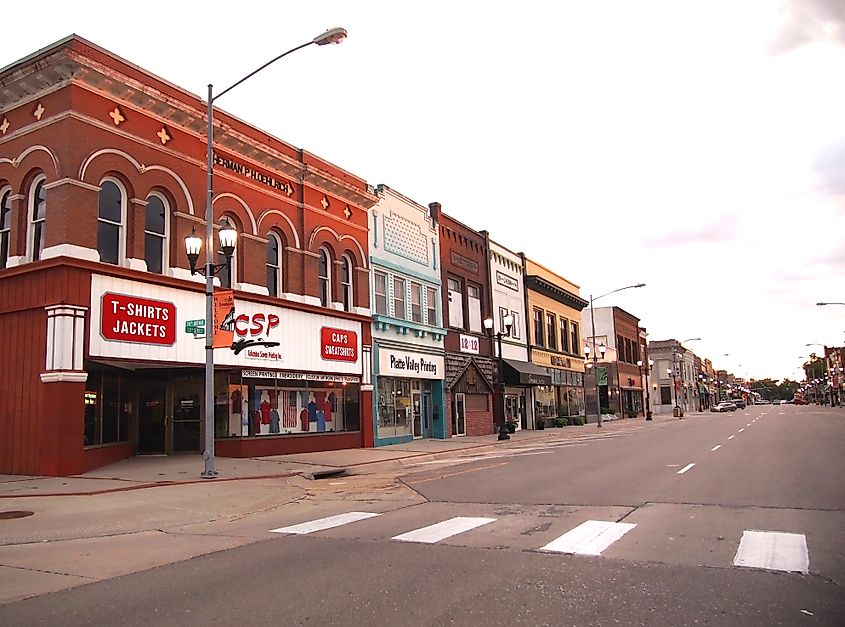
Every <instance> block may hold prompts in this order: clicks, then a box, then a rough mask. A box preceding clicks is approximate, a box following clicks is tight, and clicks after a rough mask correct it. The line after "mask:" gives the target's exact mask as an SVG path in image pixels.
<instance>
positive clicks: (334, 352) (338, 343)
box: [320, 327, 358, 361]
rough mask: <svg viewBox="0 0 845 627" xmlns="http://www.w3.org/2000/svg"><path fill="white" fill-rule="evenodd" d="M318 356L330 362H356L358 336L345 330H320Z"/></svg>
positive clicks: (324, 328)
mask: <svg viewBox="0 0 845 627" xmlns="http://www.w3.org/2000/svg"><path fill="white" fill-rule="evenodd" d="M320 354H321V355H322V357H323V359H328V360H330V361H358V334H357V333H355V331H348V330H345V329H333V328H331V327H323V328H322V329H320Z"/></svg>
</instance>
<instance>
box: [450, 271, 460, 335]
mask: <svg viewBox="0 0 845 627" xmlns="http://www.w3.org/2000/svg"><path fill="white" fill-rule="evenodd" d="M447 286H448V297H449V326H450V327H455V328H456V329H463V328H464V293H463V286H462V284H461V281H460V280H459V279H453V278H451V277H449V278H448V279H447Z"/></svg>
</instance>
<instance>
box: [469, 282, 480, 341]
mask: <svg viewBox="0 0 845 627" xmlns="http://www.w3.org/2000/svg"><path fill="white" fill-rule="evenodd" d="M467 310H468V311H469V330H470V331H472V332H473V333H481V288H480V287H478V286H477V285H469V284H467Z"/></svg>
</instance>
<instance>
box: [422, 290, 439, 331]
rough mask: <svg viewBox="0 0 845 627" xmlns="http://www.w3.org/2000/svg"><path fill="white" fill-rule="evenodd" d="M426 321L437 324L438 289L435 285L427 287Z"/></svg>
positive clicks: (432, 324) (433, 324)
mask: <svg viewBox="0 0 845 627" xmlns="http://www.w3.org/2000/svg"><path fill="white" fill-rule="evenodd" d="M425 308H426V319H425V321H426V323H427V324H430V325H431V326H437V290H436V289H434V288H433V287H430V286H428V285H427V286H426V288H425Z"/></svg>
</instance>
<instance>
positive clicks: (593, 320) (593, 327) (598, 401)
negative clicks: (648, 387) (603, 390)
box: [584, 283, 645, 427]
mask: <svg viewBox="0 0 845 627" xmlns="http://www.w3.org/2000/svg"><path fill="white" fill-rule="evenodd" d="M637 287H645V283H637V284H636V285H626V286H625V287H620V288H618V289H615V290H611V291H610V292H607V293H606V294H602V295H600V296H596V297H593V295H592V294H590V329H591V331H592V344H593V366H595V365H596V362H597V361H598V356H597V355H596V316H595V311H594V310H593V302H594V301H597V300H598V299H599V298H604V297H605V296H610V295H611V294H615V293H616V292H621V291H622V290H630V289H634V288H637ZM588 348H589V347H585V348H584V352H585V353H587V352H588V351H587V349H588ZM589 358H590V356H589V354H588V355H587V359H589ZM602 359H604V354H603V353H602ZM593 370H594V372H593V374H594V375H595V377H596V415H597V418H596V420H597V424H596V426H597V427H601V399H600V398H599V371H598V369H596V368H595V367H594V368H593ZM585 400H586V399H585ZM586 414H587V410H586V408H585V409H584V417H585V418H586Z"/></svg>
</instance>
